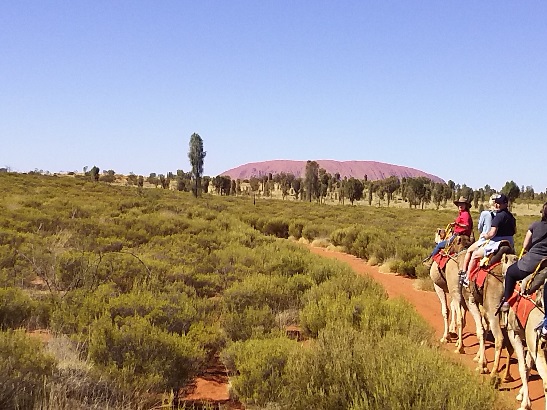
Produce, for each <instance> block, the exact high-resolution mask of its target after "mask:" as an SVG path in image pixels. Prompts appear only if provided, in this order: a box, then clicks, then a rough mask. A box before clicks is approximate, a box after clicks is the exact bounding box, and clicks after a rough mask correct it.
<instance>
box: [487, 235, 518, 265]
mask: <svg viewBox="0 0 547 410" xmlns="http://www.w3.org/2000/svg"><path fill="white" fill-rule="evenodd" d="M505 254H512V255H514V254H515V250H514V249H513V247H512V246H511V243H510V242H509V241H506V240H503V241H501V242H500V245H499V247H498V250H497V251H496V252H494V253H493V254H491V255H488V256H485V257H484V258H482V259H481V263H480V266H491V265H494V264H496V263H498V262H500V261H501V258H502V257H503V255H505Z"/></svg>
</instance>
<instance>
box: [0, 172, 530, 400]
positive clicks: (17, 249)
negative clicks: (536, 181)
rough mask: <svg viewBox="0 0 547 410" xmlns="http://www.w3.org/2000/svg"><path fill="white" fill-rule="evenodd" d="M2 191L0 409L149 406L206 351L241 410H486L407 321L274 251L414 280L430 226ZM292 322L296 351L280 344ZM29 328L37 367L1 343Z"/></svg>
mask: <svg viewBox="0 0 547 410" xmlns="http://www.w3.org/2000/svg"><path fill="white" fill-rule="evenodd" d="M0 189H2V192H3V196H2V198H1V199H0V221H1V224H2V226H3V231H2V233H0V261H2V263H0V284H1V288H0V295H1V296H2V299H1V304H0V318H2V331H1V332H0V345H2V346H0V352H1V353H0V354H6V355H8V356H6V360H3V361H2V363H3V364H4V366H6V365H7V366H8V367H2V368H1V369H2V371H1V372H0V377H2V380H1V382H2V385H3V386H7V385H10V386H11V385H14V386H15V385H17V386H23V387H24V388H17V389H14V390H9V391H8V390H6V389H4V390H5V392H6V396H2V397H3V398H2V400H4V401H2V408H6V409H12V408H13V409H15V408H18V409H19V408H25V409H26V408H37V407H40V408H45V409H48V408H51V409H53V408H56V409H69V408H76V409H78V408H82V409H83V408H106V407H109V408H120V409H121V408H143V409H145V408H151V407H153V406H154V405H156V404H157V403H158V402H159V401H161V395H162V394H163V393H169V392H170V391H171V390H173V391H177V389H178V388H180V387H183V386H184V385H185V384H186V383H187V382H188V380H189V379H190V378H191V377H192V375H194V374H197V373H199V372H200V371H201V370H203V368H204V366H205V364H206V363H207V360H208V358H209V357H211V356H212V355H214V354H217V353H218V352H223V354H222V357H223V358H224V359H225V361H226V364H227V365H228V366H229V368H230V369H231V370H232V372H233V376H234V379H233V380H234V390H235V393H236V394H237V395H238V397H239V398H240V399H241V400H243V401H244V402H248V403H251V402H252V403H255V404H258V405H268V403H270V404H271V405H272V406H279V407H280V408H289V407H291V408H302V409H304V408H311V407H314V408H324V409H328V408H336V407H339V408H355V409H360V408H377V405H378V403H379V402H380V401H381V402H382V403H385V405H384V406H383V407H384V408H401V406H400V404H401V403H403V404H404V406H406V408H414V407H412V405H411V403H419V405H418V407H416V408H447V409H456V408H478V406H479V405H480V406H481V407H483V408H492V403H493V401H494V396H495V394H494V392H493V390H492V389H491V388H490V387H488V386H486V385H483V384H481V383H480V382H479V381H478V380H477V379H476V378H474V377H473V376H471V375H469V374H467V373H466V372H465V371H464V370H463V369H461V368H460V367H458V366H454V365H453V364H452V363H450V362H448V361H447V360H446V359H445V358H443V357H442V356H440V355H438V353H437V352H436V351H435V349H434V348H433V347H432V343H431V330H430V329H429V328H428V326H426V325H425V323H424V322H423V321H422V320H421V319H420V318H419V317H418V316H417V315H416V313H415V312H414V311H413V309H412V308H411V307H410V306H408V305H407V304H405V303H403V302H401V301H398V300H387V298H386V295H385V292H384V291H383V290H382V289H381V287H380V286H379V285H377V284H376V283H375V282H373V281H371V280H368V279H366V278H361V277H357V276H355V275H354V274H353V273H352V272H351V271H349V269H348V268H347V267H346V266H345V265H341V264H338V263H335V262H332V261H328V260H322V259H319V258H318V257H316V256H313V255H311V254H310V253H309V252H308V251H307V250H306V249H304V248H303V247H301V246H300V245H298V244H296V243H294V242H291V241H287V240H284V239H283V238H287V237H288V236H289V235H290V236H292V237H293V238H300V237H303V238H305V239H306V240H310V241H311V240H317V239H320V240H322V241H325V243H333V244H335V245H336V246H343V247H344V248H345V249H347V251H348V252H351V253H354V254H356V255H358V256H360V257H362V258H365V259H372V258H375V259H376V260H377V261H386V260H390V261H392V262H391V263H392V264H394V265H393V266H395V267H396V269H397V270H401V273H404V274H409V275H411V274H419V271H417V270H415V266H416V263H415V262H416V261H417V260H418V259H420V258H421V257H423V253H425V252H427V251H428V250H429V247H430V244H431V238H430V236H431V235H430V234H431V232H433V230H434V228H435V227H437V226H439V225H441V226H442V225H443V224H444V223H445V216H446V215H444V214H442V213H438V212H435V211H432V210H431V211H429V210H424V211H421V210H416V209H400V210H397V211H396V210H394V209H391V208H389V209H388V208H382V209H375V208H369V207H349V206H348V207H326V206H318V205H317V204H314V203H312V204H310V203H307V202H290V203H289V202H282V201H260V202H257V203H256V204H255V205H253V204H252V203H251V202H249V200H248V199H247V198H244V197H242V198H237V197H233V196H222V197H220V196H207V197H202V198H201V199H199V200H194V199H192V197H191V194H190V193H187V192H179V191H175V190H173V191H170V190H161V189H148V190H146V189H145V190H143V189H140V188H139V187H137V186H131V187H122V186H114V185H109V184H106V183H101V181H100V180H99V182H98V183H97V182H96V181H92V180H91V178H85V179H84V178H60V177H54V176H43V175H18V174H10V173H6V174H2V175H0ZM520 223H524V222H521V221H520V220H519V224H520ZM521 235H523V233H522V230H521ZM413 269H414V271H413ZM295 322H296V324H297V325H298V326H300V328H301V329H302V331H303V333H304V334H305V335H307V337H309V338H311V339H310V340H309V341H308V342H307V343H309V344H308V346H309V347H302V346H301V345H300V344H299V343H297V342H295V341H293V340H289V339H288V338H287V336H286V335H285V329H284V326H285V325H286V324H288V323H290V324H294V323H295ZM37 326H41V327H44V328H47V329H48V330H50V331H52V332H53V334H54V337H53V339H52V340H51V341H50V342H48V343H51V346H50V347H51V348H49V347H48V349H47V352H46V350H45V349H43V348H42V347H41V345H40V343H39V342H37V341H35V340H30V339H28V337H27V336H26V335H25V334H24V332H23V331H21V330H19V331H15V330H14V329H15V328H21V327H22V328H23V329H26V330H30V329H33V328H35V327H37ZM60 340H62V341H63V342H62V344H61V345H62V346H61V347H59V346H57V347H56V348H54V347H53V346H54V344H55V343H57V344H59V343H61V342H59V341H60ZM4 352H6V353H4ZM392 357H396V360H392ZM8 358H15V359H9V360H8ZM69 358H70V360H69ZM371 358H373V359H374V360H371ZM68 363H71V364H68ZM394 363H397V364H398V366H399V367H395V364H394ZM0 366H1V365H0ZM424 368H425V369H427V371H426V372H424V371H418V370H417V369H424ZM29 369H31V370H29ZM29 371H30V372H32V374H33V375H34V376H33V378H32V379H29V378H28V377H27V376H25V375H27V374H30V373H29ZM397 372H399V373H397ZM372 374H374V377H371V375H372ZM449 378H452V379H453V378H458V380H460V381H461V382H459V383H458V384H457V385H454V384H450V386H449V385H448V384H447V383H448V380H449ZM445 380H446V381H445ZM29 383H30V384H29ZM32 383H35V384H32ZM31 384H32V386H31ZM25 386H28V387H25ZM37 386H38V387H37ZM306 386H308V387H306ZM30 388H32V391H33V394H27V393H28V391H29V390H28V389H30ZM25 389H27V390H25ZM429 391H432V392H443V394H442V395H439V396H434V395H433V393H432V394H431V395H430V394H428V393H427V392H429ZM289 403H292V404H290V405H289ZM472 403H475V404H476V406H475V404H472ZM404 406H403V408H405V407H404ZM474 406H475V407H474Z"/></svg>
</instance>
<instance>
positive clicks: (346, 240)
mask: <svg viewBox="0 0 547 410" xmlns="http://www.w3.org/2000/svg"><path fill="white" fill-rule="evenodd" d="M359 233H360V228H359V227H358V226H357V225H352V226H348V227H346V228H340V229H336V230H334V231H333V232H332V233H331V234H330V240H331V242H332V243H333V245H336V246H343V247H344V248H345V249H346V250H348V251H349V250H350V249H351V248H352V246H353V243H354V242H355V240H356V239H357V236H358V235H359Z"/></svg>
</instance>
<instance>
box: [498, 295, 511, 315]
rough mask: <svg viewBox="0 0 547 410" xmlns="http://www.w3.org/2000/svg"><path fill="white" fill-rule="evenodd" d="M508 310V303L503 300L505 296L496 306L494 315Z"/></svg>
mask: <svg viewBox="0 0 547 410" xmlns="http://www.w3.org/2000/svg"><path fill="white" fill-rule="evenodd" d="M500 312H502V313H507V312H509V303H507V302H506V301H505V298H502V299H501V301H500V303H499V304H498V306H497V307H496V316H497V315H498V314H499V313H500Z"/></svg>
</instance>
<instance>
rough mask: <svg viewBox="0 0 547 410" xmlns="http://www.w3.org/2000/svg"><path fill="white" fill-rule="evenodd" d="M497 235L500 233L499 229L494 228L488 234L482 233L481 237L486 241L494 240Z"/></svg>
mask: <svg viewBox="0 0 547 410" xmlns="http://www.w3.org/2000/svg"><path fill="white" fill-rule="evenodd" d="M497 233H498V227H497V226H492V227H491V228H490V230H489V231H488V232H486V233H485V234H482V233H481V236H482V237H483V238H484V239H492V238H493V237H494V236H496V234H497Z"/></svg>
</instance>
